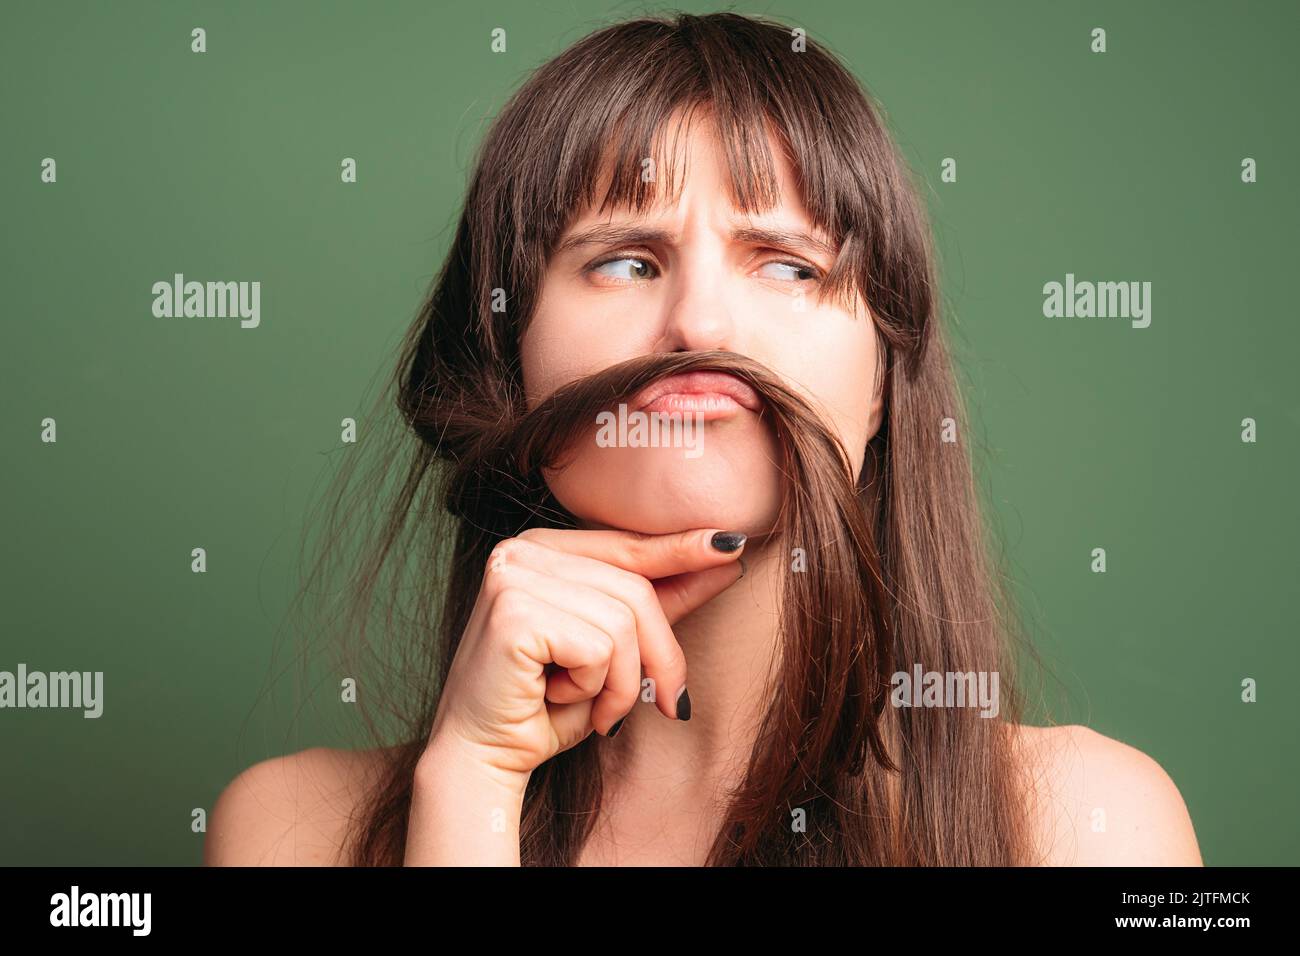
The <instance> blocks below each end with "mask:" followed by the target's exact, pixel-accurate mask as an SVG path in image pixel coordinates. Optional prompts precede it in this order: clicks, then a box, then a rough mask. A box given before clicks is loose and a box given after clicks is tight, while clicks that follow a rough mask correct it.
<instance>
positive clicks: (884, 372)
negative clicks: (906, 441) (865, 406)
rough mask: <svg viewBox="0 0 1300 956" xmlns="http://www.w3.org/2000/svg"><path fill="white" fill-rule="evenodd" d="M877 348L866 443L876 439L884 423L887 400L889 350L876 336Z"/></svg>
mask: <svg viewBox="0 0 1300 956" xmlns="http://www.w3.org/2000/svg"><path fill="white" fill-rule="evenodd" d="M876 342H877V345H878V346H879V348H877V350H876V369H875V375H874V384H875V392H874V393H873V394H872V396H871V409H870V412H869V414H868V416H867V441H871V439H873V438H875V437H876V434H877V432H879V431H880V426H881V425H882V424H883V423H884V421H885V405H886V402H887V400H888V398H889V378H890V376H889V349H888V346H887V345H886V344H885V343H884V342H883V341H881V338H880V336H879V335H877V336H876Z"/></svg>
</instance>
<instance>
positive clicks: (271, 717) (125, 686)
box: [0, 0, 1300, 864]
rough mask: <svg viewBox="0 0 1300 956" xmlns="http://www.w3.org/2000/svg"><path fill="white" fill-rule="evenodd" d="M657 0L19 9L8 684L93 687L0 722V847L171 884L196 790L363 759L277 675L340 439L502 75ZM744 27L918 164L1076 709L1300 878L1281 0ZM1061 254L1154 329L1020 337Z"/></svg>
mask: <svg viewBox="0 0 1300 956" xmlns="http://www.w3.org/2000/svg"><path fill="white" fill-rule="evenodd" d="M682 8H684V9H689V10H692V11H694V12H704V11H708V10H716V9H722V8H721V7H719V6H715V5H711V4H684V5H683V6H682ZM667 9H670V8H667V7H658V6H644V5H641V4H635V5H633V4H618V5H610V4H604V3H596V2H573V0H552V2H511V3H507V2H501V0H484V2H480V3H474V4H465V5H460V4H456V5H452V4H440V3H432V2H401V3H397V2H388V3H360V2H356V3H324V2H313V3H287V2H286V3H254V2H244V3H233V2H230V3H220V4H216V3H213V4H205V3H184V2H166V3H162V2H158V3H114V4H105V3H90V2H86V3H31V2H15V0H8V2H6V3H5V5H4V10H3V28H2V29H0V79H2V82H0V109H2V111H3V113H2V115H0V129H3V135H4V149H3V150H0V190H2V195H3V204H2V205H3V230H2V232H0V235H3V257H2V258H3V266H2V267H0V276H2V278H3V289H4V303H5V311H4V316H3V320H2V325H0V328H2V336H3V338H2V343H0V381H2V382H3V406H2V407H0V448H2V449H3V454H4V462H3V468H2V469H0V482H3V485H2V489H3V497H2V500H3V522H2V526H3V527H2V530H0V537H2V540H3V544H4V558H3V568H2V570H3V598H4V600H3V618H0V627H2V628H3V633H2V635H0V670H9V671H14V670H15V669H16V668H17V665H18V664H19V663H20V662H22V663H25V664H26V665H27V666H28V668H29V669H33V670H45V671H54V670H80V671H96V670H100V671H103V672H104V674H105V704H104V714H103V716H102V717H100V718H99V719H96V720H88V719H84V718H83V717H82V716H81V713H80V712H79V711H70V710H43V711H40V710H8V709H6V710H0V758H2V764H0V767H2V769H0V774H2V775H3V785H2V786H0V811H2V812H0V862H3V863H11V864H13V863H38V864H39V863H51V864H53V863H77V864H107V863H127V864H195V863H197V862H199V860H200V858H201V846H202V839H203V836H202V834H201V833H195V832H193V831H192V828H191V813H192V811H193V809H194V808H208V809H210V808H211V805H212V803H213V801H214V800H215V798H216V796H217V794H218V793H219V792H220V790H221V788H222V787H223V786H224V785H225V784H226V783H227V782H228V781H229V780H230V779H231V777H232V776H233V775H234V774H235V773H236V772H237V771H238V770H240V769H241V768H243V767H245V766H248V765H249V764H250V763H252V762H254V761H255V760H259V759H262V758H263V757H266V756H270V755H273V754H279V753H283V752H285V751H286V750H289V749H300V748H302V747H306V746H314V745H318V744H328V745H339V744H341V743H345V742H346V741H347V740H348V738H347V737H346V736H345V730H346V727H347V726H348V723H349V718H350V715H349V714H348V713H347V709H348V708H349V707H350V706H352V705H349V704H345V703H341V702H337V692H336V690H335V688H337V675H334V676H333V677H329V675H326V687H325V690H326V693H325V695H324V697H323V698H321V700H319V701H318V702H317V703H316V704H315V705H314V706H312V707H303V706H302V704H301V702H300V701H299V700H298V699H297V698H295V696H294V694H295V693H296V692H297V690H300V689H301V688H297V689H296V688H295V687H293V686H286V687H283V688H281V689H280V690H279V691H277V692H276V693H275V695H273V696H274V701H273V702H269V703H268V701H267V699H266V698H265V696H264V693H263V692H264V689H265V686H266V682H267V680H268V677H269V676H270V675H271V672H272V667H273V661H272V653H273V645H274V643H275V640H276V634H277V631H278V628H279V625H280V621H281V618H282V616H283V614H284V612H285V610H286V608H287V607H288V604H289V601H290V598H291V597H292V593H293V585H294V582H295V575H296V573H297V564H296V562H297V559H298V554H299V551H298V540H299V533H300V531H301V529H302V527H303V525H304V516H305V514H306V513H307V510H308V506H309V503H310V501H311V500H312V495H313V493H314V492H315V491H318V490H319V489H320V487H321V486H322V483H323V481H324V480H325V478H326V476H327V475H328V474H329V472H330V469H331V468H333V467H334V466H335V465H336V464H337V463H338V461H339V460H340V458H341V457H342V456H344V455H346V454H348V453H349V451H350V450H351V449H350V448H349V446H345V445H343V444H341V442H340V436H339V423H340V421H341V420H342V419H343V418H345V417H349V416H351V417H361V416H364V414H365V412H366V411H367V410H368V407H369V406H368V404H366V402H365V400H364V399H365V396H367V395H368V394H369V392H368V389H369V388H370V387H371V384H372V382H373V381H374V380H375V377H376V376H377V375H379V374H382V373H383V372H385V371H386V370H387V368H388V365H389V363H390V356H391V351H392V349H393V347H394V345H395V343H396V340H397V337H398V336H399V334H400V333H401V332H402V331H403V330H404V329H405V327H406V325H407V323H408V322H409V321H410V319H411V317H412V314H413V312H414V310H415V308H416V307H417V305H418V301H419V297H420V294H421V293H422V292H423V291H424V289H425V287H426V285H427V283H428V282H429V280H430V279H431V278H432V276H433V275H434V273H435V272H436V270H437V268H438V266H439V264H440V261H441V256H442V255H443V253H444V252H445V250H446V248H447V244H448V240H449V228H450V226H451V225H452V224H453V222H454V217H455V215H456V212H457V204H458V202H459V199H460V196H461V193H462V190H463V187H464V184H465V180H466V175H467V161H468V159H469V157H470V155H471V150H472V148H473V146H474V145H475V144H476V143H477V141H478V139H479V137H480V135H481V133H482V130H483V129H484V127H485V124H486V122H487V121H488V120H489V119H490V118H491V117H492V116H493V115H494V113H495V111H496V110H497V109H498V108H499V106H500V105H501V104H502V103H503V102H504V100H505V98H506V96H507V95H508V94H509V92H510V91H511V90H513V89H514V88H515V87H516V86H517V85H518V83H519V82H520V81H521V80H522V79H523V78H524V77H525V76H526V74H527V72H528V71H529V70H530V69H532V68H533V67H535V66H536V65H538V64H539V63H540V62H542V61H543V60H545V59H546V58H548V57H550V56H551V55H553V54H555V53H556V52H558V51H559V50H560V49H561V48H563V47H564V46H566V45H567V44H568V43H570V42H572V41H573V40H576V39H577V38H578V37H580V36H581V35H583V34H584V33H586V32H588V31H589V30H591V29H594V28H596V27H598V26H600V25H603V24H605V23H608V22H611V21H612V20H614V19H620V18H622V17H625V16H631V15H634V14H637V13H640V12H643V11H647V10H648V11H651V12H660V11H662V10H667ZM732 9H735V10H736V11H738V12H743V13H754V14H767V15H771V16H775V17H779V18H781V19H784V20H786V21H788V22H790V23H791V24H792V25H797V26H802V27H803V28H805V29H806V30H807V32H808V35H809V37H810V38H811V39H812V40H813V41H814V42H822V43H825V44H827V45H828V46H830V47H831V49H832V50H834V51H835V52H837V53H839V54H840V55H841V56H843V57H844V58H845V59H846V60H847V61H848V62H849V63H850V64H851V65H852V67H853V68H854V69H855V71H856V72H857V74H858V75H859V76H860V77H861V78H862V79H863V81H864V82H865V83H866V84H867V86H868V88H869V89H870V90H871V91H872V93H873V94H874V95H875V96H876V97H877V98H878V99H879V101H880V102H881V103H882V104H883V105H884V108H885V110H886V117H887V121H888V123H889V125H890V128H891V130H892V131H893V133H894V134H895V136H896V137H897V139H898V142H899V144H900V146H901V147H902V149H903V150H904V152H905V154H906V156H907V158H908V160H909V162H910V163H911V164H912V165H913V167H914V169H915V170H916V172H917V175H918V177H919V178H920V179H921V181H922V182H923V188H924V190H925V193H926V200H927V202H928V204H929V206H930V209H931V211H932V215H933V221H934V226H935V229H936V232H937V237H938V245H939V251H940V256H941V261H942V271H943V281H944V290H943V291H944V299H945V305H946V306H947V309H948V318H949V320H950V321H951V322H952V323H953V324H952V328H953V330H954V341H955V345H956V347H957V350H958V353H959V356H960V361H961V372H962V378H963V381H964V382H965V384H966V386H967V388H968V394H969V397H970V401H971V405H972V408H973V411H974V414H975V425H976V434H975V435H974V436H971V438H972V444H973V445H974V446H975V450H976V456H977V463H978V465H979V467H980V469H981V470H980V476H981V485H982V488H983V490H984V493H985V494H986V495H987V497H988V500H989V502H990V504H991V507H992V509H993V517H994V519H995V521H996V525H997V527H998V529H999V530H1000V532H1001V535H1002V537H1003V539H1004V541H1005V547H1006V550H1007V558H1008V561H1009V568H1010V572H1011V574H1012V575H1013V576H1014V579H1015V582H1016V587H1017V589H1018V592H1019V594H1020V595H1021V597H1022V598H1023V600H1024V604H1025V610H1026V614H1027V617H1028V621H1029V627H1030V630H1031V633H1032V634H1033V636H1034V639H1035V641H1036V643H1037V644H1038V646H1039V647H1040V648H1041V650H1042V653H1043V655H1044V657H1045V659H1046V660H1047V662H1048V663H1049V664H1050V665H1051V666H1052V667H1053V669H1054V672H1055V673H1056V674H1057V676H1058V677H1059V678H1060V679H1061V681H1062V682H1063V685H1064V692H1065V693H1064V696H1063V697H1062V699H1061V703H1060V706H1059V708H1058V711H1057V712H1056V713H1055V715H1054V718H1055V719H1056V720H1057V721H1058V722H1062V723H1067V722H1069V723H1086V724H1088V725H1089V726H1092V727H1094V728H1096V729H1097V730H1099V731H1101V732H1102V733H1105V734H1107V735H1110V736H1113V737H1116V738H1118V739H1120V740H1123V741H1125V742H1127V743H1130V744H1132V745H1134V746H1136V747H1138V748H1140V749H1142V750H1144V751H1146V752H1147V753H1149V754H1151V755H1152V756H1153V757H1154V758H1155V759H1157V760H1158V761H1159V762H1160V763H1161V764H1162V765H1163V766H1164V768H1165V769H1166V770H1167V771H1168V772H1169V773H1170V775H1171V776H1172V777H1173V778H1174V780H1175V781H1176V782H1177V783H1178V785H1179V787H1180V789H1181V791H1182V794H1183V796H1184V798H1185V799H1186V802H1187V805H1188V807H1189V809H1190V811H1191V814H1192V818H1193V821H1194V822H1195V825H1196V829H1197V833H1198V836H1199V838H1200V842H1201V847H1202V851H1203V853H1204V857H1205V859H1206V861H1207V862H1208V863H1210V864H1279V863H1285V864H1294V863H1296V862H1298V861H1300V825H1298V824H1297V822H1296V817H1295V808H1296V805H1297V796H1298V792H1297V791H1298V790H1300V771H1298V770H1297V765H1296V754H1297V749H1296V739H1297V730H1298V729H1300V727H1298V723H1300V722H1298V721H1297V703H1296V699H1295V693H1294V682H1295V679H1296V675H1297V674H1300V653H1298V652H1297V641H1296V638H1297V626H1296V598H1295V593H1296V588H1295V579H1296V561H1295V547H1296V540H1297V530H1300V529H1298V527H1297V524H1298V522H1297V505H1296V473H1297V465H1298V464H1300V455H1298V454H1297V443H1296V442H1297V432H1298V430H1300V401H1298V400H1297V388H1296V381H1297V377H1296V373H1295V364H1296V361H1297V358H1298V356H1300V348H1298V347H1300V331H1297V329H1298V327H1300V316H1298V315H1297V312H1296V304H1295V296H1294V288H1295V276H1296V266H1295V256H1296V252H1297V242H1296V238H1295V224H1296V221H1297V213H1298V212H1300V209H1298V208H1297V180H1298V179H1300V176H1298V174H1297V170H1296V167H1295V163H1296V157H1297V155H1300V137H1298V136H1297V132H1296V123H1295V94H1296V89H1297V82H1296V81H1297V67H1296V62H1297V58H1296V55H1295V49H1294V46H1293V43H1294V39H1295V37H1296V35H1297V27H1300V6H1297V5H1296V4H1294V3H1262V2H1260V3H1234V4H1227V3H1223V4H1209V3H1191V2H1179V3H1172V2H1171V3H1142V4H1133V3H1126V2H1125V3H1121V2H1114V3H1051V4H1046V3H1035V2H1025V3H987V4H986V3H980V4H974V3H967V2H956V0H953V2H889V3H885V2H880V3H871V2H861V0H853V2H842V3H833V2H816V0H798V2H787V3H779V2H772V3H755V4H752V5H748V6H735V7H732ZM195 27H203V28H204V29H205V30H206V32H207V52H206V53H202V54H197V53H192V52H190V43H191V37H190V31H191V30H192V29H193V28H195ZM495 27H502V28H504V29H505V30H506V31H507V51H506V52H505V53H493V52H491V50H490V46H489V44H490V31H491V30H492V29H493V28H495ZM1094 27H1102V28H1104V29H1105V30H1106V42H1107V51H1106V52H1105V53H1093V52H1091V51H1090V45H1091V31H1092V29H1093V28H1094ZM46 157H50V158H53V159H54V160H56V162H57V182H56V183H43V182H42V181H41V164H42V161H43V160H44V159H45V158H46ZM345 157H353V158H355V159H356V161H357V164H358V167H357V168H358V182H356V183H355V184H344V183H342V182H341V181H340V163H341V161H342V160H343V159H344V158H345ZM949 157H951V158H953V159H955V160H956V161H957V173H958V175H957V181H956V182H954V183H945V182H943V181H942V180H941V176H940V173H941V164H942V162H943V160H944V159H945V158H949ZM1247 157H1250V158H1253V159H1254V160H1255V161H1256V162H1257V164H1258V181H1257V182H1255V183H1243V182H1242V177H1241V163H1242V160H1243V159H1244V158H1247ZM177 272H180V273H184V274H185V275H186V277H187V278H190V279H197V280H199V281H209V280H222V281H224V280H231V281H252V280H258V281H260V282H261V283H262V299H261V324H260V326H259V327H258V328H256V329H241V328H240V327H239V324H238V320H237V319H198V318H189V319H185V318H173V319H164V318H155V317H154V316H153V314H152V303H153V294H152V292H151V287H152V284H153V283H154V282H155V281H159V280H169V279H170V277H171V276H172V275H173V274H175V273H177ZM1067 273H1073V274H1074V275H1075V276H1076V278H1078V279H1080V280H1091V281H1103V280H1105V281H1149V282H1151V283H1152V296H1151V305H1152V321H1151V325H1150V327H1149V328H1145V329H1136V328H1132V327H1131V326H1130V324H1129V322H1128V321H1127V320H1125V319H1096V318H1094V319H1087V318H1046V317H1044V315H1043V291H1042V288H1043V285H1044V283H1047V282H1051V281H1061V282H1063V281H1064V280H1065V276H1066V274H1067ZM47 417H51V418H54V419H56V421H57V438H58V440H57V442H56V443H54V444H48V443H44V442H42V441H41V437H40V432H41V422H42V420H43V419H45V418H47ZM1244 418H1253V419H1254V420H1255V421H1256V423H1257V429H1258V440H1257V441H1256V442H1254V443H1245V442H1243V441H1242V440H1241V430H1242V429H1241V422H1242V420H1243V419H1244ZM366 424H367V422H366V421H365V420H362V422H361V426H362V428H363V429H364V428H365V426H366ZM195 547H203V548H206V550H207V555H208V569H207V572H206V573H204V574H195V573H192V571H191V568H190V561H191V557H190V552H191V549H192V548H195ZM1096 547H1104V548H1105V549H1106V554H1107V571H1106V573H1104V574H1097V573H1093V572H1092V570H1091V568H1090V565H1091V560H1092V558H1091V552H1092V549H1093V548H1096ZM283 663H284V660H283V655H281V658H280V659H279V660H278V662H277V663H275V664H274V666H275V667H277V668H278V667H280V666H282V665H283ZM1246 678H1253V679H1255V680H1256V681H1257V682H1258V700H1257V702H1255V703H1244V702H1243V701H1242V699H1241V695H1242V690H1241V688H1242V681H1243V680H1244V679H1246ZM331 682H332V683H331ZM295 716H299V717H300V718H301V719H300V720H298V721H297V722H296V723H295V722H294V721H293V718H294V717H295Z"/></svg>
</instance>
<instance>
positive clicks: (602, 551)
mask: <svg viewBox="0 0 1300 956" xmlns="http://www.w3.org/2000/svg"><path fill="white" fill-rule="evenodd" d="M743 546H744V536H743V535H739V534H727V533H723V532H717V531H714V530H699V531H686V532H681V533H678V534H666V535H644V534H636V533H633V532H627V531H576V530H573V531H570V530H532V531H526V532H524V533H523V534H521V535H519V536H518V537H517V538H507V539H506V540H504V541H502V542H501V543H500V544H498V545H497V546H496V548H495V549H493V551H492V554H491V556H490V557H489V559H488V562H487V567H486V569H485V571H484V574H483V582H482V585H481V586H480V588H479V593H478V599H477V601H476V602H475V605H474V609H473V611H472V612H471V614H470V619H469V622H468V625H467V626H466V629H465V633H464V635H463V636H462V638H461V642H460V646H459V648H458V649H457V651H456V657H455V659H454V660H453V661H452V666H451V669H450V672H449V674H448V677H447V683H446V686H445V687H444V688H443V692H442V696H441V698H440V700H439V706H438V712H437V715H436V716H435V719H434V724H433V731H432V733H431V735H430V739H429V744H428V745H427V747H426V749H425V752H424V755H423V756H422V757H421V759H420V766H419V767H418V768H417V771H416V783H415V794H414V799H413V806H412V818H411V824H410V828H409V829H410V833H409V834H408V841H407V862H408V864H409V863H412V862H421V863H475V862H477V863H509V862H512V859H511V855H512V854H513V862H514V863H517V862H518V823H519V810H520V807H521V806H522V800H523V793H524V788H525V786H526V785H527V782H528V777H529V775H530V774H531V773H532V771H533V770H534V769H535V768H536V767H538V766H539V765H540V764H542V763H544V762H545V761H547V760H549V759H550V758H551V757H553V756H555V755H556V754H557V753H560V752H561V751H563V750H567V749H568V748H570V747H572V746H574V745H575V744H577V743H579V742H581V741H582V740H584V739H585V738H586V737H587V735H588V734H590V733H591V732H592V730H598V731H599V732H601V733H603V734H607V735H610V736H612V734H611V731H614V732H617V728H618V725H619V723H620V722H621V721H622V719H623V718H624V717H625V716H627V714H628V712H629V711H631V710H632V708H633V707H634V706H635V705H636V703H637V701H638V699H639V698H640V694H641V679H642V673H641V672H642V669H644V671H645V677H646V678H648V679H649V680H651V681H652V682H653V683H652V685H651V686H652V687H653V690H654V702H655V705H656V707H657V708H658V709H659V711H660V713H662V714H663V715H664V717H666V718H668V719H673V720H676V719H687V718H689V716H690V704H689V697H686V696H685V691H686V659H685V656H684V655H683V654H682V649H681V646H680V645H679V644H678V643H677V639H676V638H675V637H674V636H673V632H672V628H671V625H672V624H673V623H675V622H676V621H677V620H679V619H680V618H682V617H684V616H685V615H686V614H688V613H690V612H691V611H693V610H695V609H696V608H698V607H699V606H700V605H702V604H704V603H705V602H706V601H708V600H709V599H710V598H712V597H714V596H715V595H717V594H718V593H719V592H721V591H723V590H725V589H726V588H728V587H730V586H731V585H732V584H734V583H735V582H736V581H737V580H738V579H739V578H740V577H741V575H742V574H743V568H742V567H741V566H740V565H739V562H738V560H737V558H738V557H739V555H740V552H741V549H742V548H743ZM679 701H684V705H683V706H682V707H681V708H680V709H679ZM489 813H490V814H491V815H492V824H491V825H492V829H491V831H490V832H483V831H481V830H479V831H475V830H474V829H473V828H474V827H476V826H478V827H483V826H487V825H488V823H489V820H488V816H487V815H488V814H489ZM426 816H429V817H433V818H434V819H435V820H436V821H437V823H436V824H434V825H436V826H437V827H438V828H439V831H438V832H437V833H434V832H421V827H423V826H425V824H424V822H423V819H424V817H426ZM453 821H456V822H453ZM467 828H470V832H467ZM426 829H427V828H426ZM502 834H504V836H505V839H498V838H497V837H499V836H501V835H502Z"/></svg>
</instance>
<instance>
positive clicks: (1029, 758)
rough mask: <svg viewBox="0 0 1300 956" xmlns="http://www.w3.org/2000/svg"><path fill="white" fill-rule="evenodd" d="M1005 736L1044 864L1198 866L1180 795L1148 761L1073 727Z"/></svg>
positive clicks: (1018, 730) (1021, 729)
mask: <svg viewBox="0 0 1300 956" xmlns="http://www.w3.org/2000/svg"><path fill="white" fill-rule="evenodd" d="M1012 736H1013V739H1014V741H1015V743H1014V752H1015V754H1016V756H1017V759H1018V762H1019V764H1020V766H1021V768H1022V771H1023V772H1024V773H1025V775H1026V784H1027V792H1028V795H1029V805H1030V808H1031V811H1030V812H1031V816H1032V819H1033V827H1034V832H1035V839H1036V842H1037V844H1038V848H1039V855H1040V860H1041V863H1042V864H1043V865H1047V866H1202V865H1203V863H1202V861H1201V853H1200V848H1199V846H1198V845H1197V841H1196V832H1195V830H1194V829H1193V827H1192V821H1191V817H1190V816H1189V815H1188V812H1187V806H1186V804H1185V803H1184V802H1183V797H1182V794H1181V793H1179V792H1178V787H1177V786H1176V785H1175V784H1174V781H1173V780H1172V779H1171V778H1170V776H1169V774H1168V773H1166V772H1165V770H1164V768H1163V767H1161V766H1160V764H1159V763H1157V762H1156V761H1155V760H1153V759H1152V758H1151V757H1150V756H1148V755H1147V754H1145V753H1143V752H1142V751H1140V750H1138V749H1137V748H1136V747H1130V746H1129V745H1128V744H1125V743H1121V742H1120V741H1118V740H1114V739H1112V738H1110V737H1107V736H1105V735H1104V734H1100V733H1098V732H1097V731H1095V730H1092V729H1090V728H1088V727H1084V726H1081V725H1078V724H1071V725H1068V726H1064V727H1030V726H1027V725H1017V726H1015V727H1014V728H1013V734H1012Z"/></svg>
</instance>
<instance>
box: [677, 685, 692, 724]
mask: <svg viewBox="0 0 1300 956" xmlns="http://www.w3.org/2000/svg"><path fill="white" fill-rule="evenodd" d="M677 719H678V720H690V719H691V695H690V694H688V693H686V688H685V687H683V688H682V692H681V693H680V694H678V695H677Z"/></svg>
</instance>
